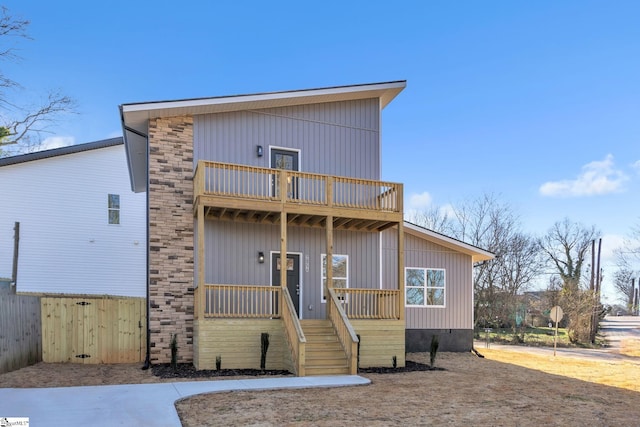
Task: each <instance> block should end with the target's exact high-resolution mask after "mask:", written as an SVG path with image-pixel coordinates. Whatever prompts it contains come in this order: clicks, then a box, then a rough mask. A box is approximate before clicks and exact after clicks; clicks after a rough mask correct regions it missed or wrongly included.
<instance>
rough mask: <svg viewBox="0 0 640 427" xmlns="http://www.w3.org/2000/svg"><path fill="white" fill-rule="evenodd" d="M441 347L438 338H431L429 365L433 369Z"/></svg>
mask: <svg viewBox="0 0 640 427" xmlns="http://www.w3.org/2000/svg"><path fill="white" fill-rule="evenodd" d="M439 346H440V342H439V341H438V336H437V335H433V336H431V346H430V347H429V363H430V365H431V367H432V368H433V367H434V366H435V363H436V355H437V354H438V347H439Z"/></svg>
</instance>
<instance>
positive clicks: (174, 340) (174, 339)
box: [171, 334, 178, 371]
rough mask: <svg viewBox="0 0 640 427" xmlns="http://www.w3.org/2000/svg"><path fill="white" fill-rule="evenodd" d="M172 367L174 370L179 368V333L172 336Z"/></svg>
mask: <svg viewBox="0 0 640 427" xmlns="http://www.w3.org/2000/svg"><path fill="white" fill-rule="evenodd" d="M171 367H172V368H173V370H174V371H177V370H178V334H173V336H172V337H171Z"/></svg>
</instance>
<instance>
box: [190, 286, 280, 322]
mask: <svg viewBox="0 0 640 427" xmlns="http://www.w3.org/2000/svg"><path fill="white" fill-rule="evenodd" d="M281 292H282V288H280V287H279V286H250V285H208V284H207V285H204V301H203V303H204V317H205V318H207V317H241V318H253V319H255V318H267V319H271V318H279V317H280V315H281V310H280V307H279V305H280V304H279V299H280V293H281ZM200 303H202V302H200Z"/></svg>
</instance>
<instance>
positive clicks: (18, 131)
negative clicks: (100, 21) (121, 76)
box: [0, 6, 75, 157]
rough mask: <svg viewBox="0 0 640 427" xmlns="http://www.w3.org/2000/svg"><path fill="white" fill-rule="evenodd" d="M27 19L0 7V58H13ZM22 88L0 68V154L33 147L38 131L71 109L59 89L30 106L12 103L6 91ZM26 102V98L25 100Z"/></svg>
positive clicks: (23, 36)
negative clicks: (13, 14)
mask: <svg viewBox="0 0 640 427" xmlns="http://www.w3.org/2000/svg"><path fill="white" fill-rule="evenodd" d="M28 26H29V21H27V20H24V19H21V18H17V17H15V16H12V15H11V14H10V13H9V10H8V9H7V8H6V7H4V6H3V7H1V8H0V60H4V61H16V60H18V59H20V57H19V56H18V55H17V54H16V53H15V43H16V41H17V40H30V37H29V35H28V33H27V28H28ZM20 89H22V87H21V85H20V84H19V83H18V82H17V81H15V80H13V79H12V78H10V77H8V76H7V75H5V74H4V73H2V72H1V71H0V157H3V156H7V155H11V154H17V153H20V152H23V151H25V150H29V149H33V147H37V146H38V145H39V144H40V142H41V137H40V134H41V133H42V132H46V130H47V127H48V126H49V125H50V124H51V122H53V121H55V120H56V119H57V118H58V117H59V115H60V114H62V113H66V112H72V111H73V110H74V108H75V102H74V101H73V100H72V99H71V98H69V97H68V96H66V95H63V94H61V93H59V92H56V91H52V92H50V93H49V94H48V95H47V96H46V97H45V99H44V100H43V101H42V102H40V103H36V104H34V105H25V104H24V99H25V98H28V97H25V96H24V95H23V94H21V95H20V96H19V98H20V100H21V102H20V104H18V103H17V102H13V101H12V100H11V96H10V92H12V91H16V90H20ZM27 102H28V101H27Z"/></svg>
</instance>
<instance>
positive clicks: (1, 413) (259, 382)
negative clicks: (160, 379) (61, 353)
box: [0, 375, 370, 427]
mask: <svg viewBox="0 0 640 427" xmlns="http://www.w3.org/2000/svg"><path fill="white" fill-rule="evenodd" d="M369 383H370V381H369V380H368V379H366V378H363V377H360V376H357V375H340V376H325V377H295V378H261V379H255V380H254V379H250V380H220V381H190V382H173V383H161V384H130V385H105V386H92V387H56V388H0V419H1V418H4V417H8V418H11V417H28V418H29V425H30V426H31V427H34V426H35V427H37V426H58V425H60V426H62V425H64V426H105V427H107V426H154V427H155V426H158V427H160V426H171V427H180V426H181V424H180V419H179V418H178V414H177V412H176V410H175V406H174V402H175V401H176V400H179V399H183V398H185V397H188V396H193V395H195V394H202V393H215V392H222V391H235V390H273V389H292V388H312V387H343V386H355V385H365V384H369Z"/></svg>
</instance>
